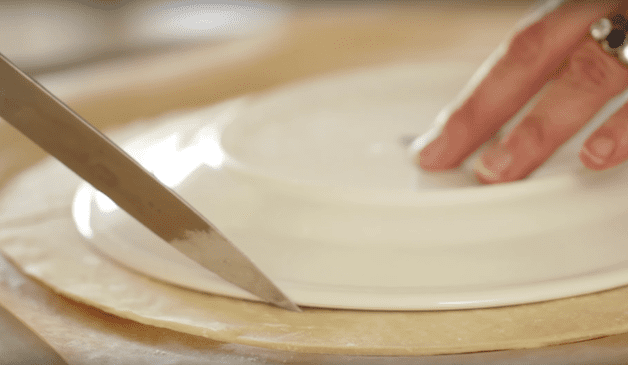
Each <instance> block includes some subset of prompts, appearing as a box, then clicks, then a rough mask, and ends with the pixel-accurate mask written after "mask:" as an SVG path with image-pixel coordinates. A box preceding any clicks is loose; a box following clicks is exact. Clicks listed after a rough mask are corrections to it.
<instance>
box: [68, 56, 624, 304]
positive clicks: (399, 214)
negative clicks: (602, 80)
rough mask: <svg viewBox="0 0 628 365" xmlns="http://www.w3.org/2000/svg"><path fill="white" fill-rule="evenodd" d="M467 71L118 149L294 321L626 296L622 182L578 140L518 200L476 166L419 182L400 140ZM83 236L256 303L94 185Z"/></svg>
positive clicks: (288, 100)
mask: <svg viewBox="0 0 628 365" xmlns="http://www.w3.org/2000/svg"><path fill="white" fill-rule="evenodd" d="M472 71H473V68H472V67H471V66H470V65H466V64H456V63H446V64H419V65H405V66H394V67H388V68H382V69H371V70H364V71H357V72H353V73H348V74H343V75H335V76H331V77H327V78H324V79H318V80H311V81H308V82H304V83H301V84H298V85H292V86H288V87H284V88H282V89H280V90H277V91H274V92H272V93H268V94H265V95H261V96H257V97H247V98H242V99H237V100H233V101H229V102H226V103H223V104H220V105H216V106H213V107H211V108H208V109H206V110H201V111H197V112H193V113H189V114H185V115H178V116H171V117H168V118H165V120H164V121H163V122H162V123H160V124H157V125H156V126H155V127H154V128H153V129H151V130H146V131H145V132H144V133H141V134H140V135H138V136H137V138H135V139H133V140H131V141H128V143H126V144H125V149H126V150H127V151H128V152H129V153H130V154H131V155H133V156H134V157H136V158H137V159H138V160H139V161H140V162H141V163H142V164H143V165H144V166H146V167H147V168H148V169H149V170H151V171H153V172H154V173H155V175H156V176H157V177H158V178H160V179H161V180H162V181H164V182H165V183H166V184H168V185H169V186H171V187H173V188H174V189H175V190H176V191H178V192H179V193H180V194H181V195H182V196H183V197H184V198H186V199H187V200H188V201H189V202H190V203H191V204H192V205H194V206H195V207H196V208H197V209H198V210H200V211H201V212H202V213H203V214H204V215H206V217H207V218H208V219H209V220H210V221H212V222H213V223H214V224H216V226H217V227H219V228H220V229H221V230H222V231H223V232H224V233H225V234H226V235H227V236H228V237H229V238H230V239H231V240H232V241H233V242H234V243H235V244H236V245H238V246H239V247H240V248H241V249H242V250H243V251H244V252H245V253H246V254H248V255H249V256H250V257H251V258H252V259H253V261H254V262H256V263H257V264H258V266H259V267H260V268H261V269H262V270H263V271H264V272H265V273H267V274H268V275H269V276H270V277H271V278H272V279H273V280H274V281H275V282H276V283H277V284H278V285H279V286H280V287H281V288H282V289H283V290H284V291H285V292H286V293H287V294H288V295H289V296H290V297H291V298H292V299H293V300H295V301H296V302H297V303H299V304H301V305H308V306H317V307H331V308H355V309H383V310H416V309H456V308H476V307H490V306H502V305H509V304H517V303H527V302H534V301H541V300H548V299H554V298H560V297H565V296H572V295H577V294H583V293H588V292H593V291H599V290H603V289H608V288H612V287H616V286H620V285H624V284H626V283H628V260H627V259H628V244H627V242H625V241H626V238H627V237H628V214H627V209H626V208H627V207H628V171H627V170H626V169H625V168H616V169H614V170H611V171H608V172H605V173H593V172H589V171H586V170H585V169H584V168H583V167H581V165H580V163H579V161H578V159H577V151H578V149H579V145H580V143H581V141H582V139H583V138H584V137H586V135H585V134H581V135H580V136H577V137H575V138H574V139H573V140H572V141H570V142H569V144H568V145H566V146H565V147H564V148H563V149H562V150H561V151H560V152H559V153H558V154H557V155H556V156H554V158H553V159H552V160H551V161H550V162H548V163H547V164H546V165H545V166H544V167H543V168H542V169H541V170H540V171H539V172H537V173H535V175H534V176H532V177H530V178H528V179H527V180H525V181H521V182H516V183H509V184H502V185H498V186H480V185H478V184H477V182H476V181H475V179H474V177H473V174H472V173H471V171H470V168H469V164H467V165H465V166H463V167H461V168H460V169H459V170H456V171H453V172H449V173H443V174H428V173H423V172H421V171H419V170H418V169H417V168H416V167H415V166H414V165H413V163H412V161H411V159H410V158H409V157H408V153H407V151H406V147H405V146H404V145H403V143H401V140H403V139H404V138H405V137H407V136H409V135H410V136H411V135H418V134H421V133H424V132H426V131H427V130H428V129H429V127H430V124H431V123H432V121H433V119H434V117H435V116H436V114H437V113H438V111H439V110H440V109H441V108H442V107H443V106H444V105H445V104H446V103H447V102H448V101H449V100H451V99H452V98H453V97H454V96H455V94H456V92H457V90H459V89H460V88H461V86H462V85H463V84H464V83H465V81H466V80H467V79H468V78H469V77H470V75H471V74H472ZM602 118H603V116H600V117H599V118H598V119H600V120H601V119H602ZM591 128H592V127H591ZM589 129H590V128H589ZM74 218H75V220H76V224H77V227H78V229H79V231H80V232H81V233H82V234H83V235H84V236H85V237H86V238H87V240H88V241H89V242H90V243H91V244H92V245H93V246H94V247H96V248H97V249H99V250H100V251H102V252H104V253H105V254H106V255H108V256H110V257H111V258H112V259H113V260H115V261H118V262H119V263H121V264H123V265H125V266H127V267H130V268H132V269H134V270H137V271H140V272H142V273H145V274H146V275H149V276H151V277H154V278H157V279H160V280H164V281H167V282H170V283H172V284H176V285H180V286H184V287H187V288H191V289H195V290H200V291H205V292H209V293H217V294H222V295H227V296H233V297H238V298H248V299H251V297H250V295H248V294H247V293H244V292H243V291H242V290H239V289H237V288H234V287H233V286H231V285H230V284H227V283H225V282H223V281H222V280H221V279H219V278H217V277H216V276H214V275H212V274H209V273H207V272H205V271H203V270H202V269H201V268H199V266H198V265H196V264H195V263H194V262H192V261H191V260H189V259H187V258H186V257H185V256H183V255H182V254H180V253H178V252H177V251H175V250H174V249H172V248H171V247H170V246H168V245H167V244H165V243H163V242H161V241H160V240H159V239H158V238H157V237H156V236H154V235H153V234H152V233H150V232H148V231H147V230H146V229H145V228H143V227H142V226H140V225H139V224H138V223H137V222H135V221H134V220H132V219H131V218H129V216H128V215H127V214H126V213H124V212H122V211H120V210H119V209H118V208H117V207H116V206H115V204H113V203H112V202H111V201H110V200H109V199H108V198H106V197H105V196H103V195H102V194H100V193H98V192H97V191H95V190H94V189H92V188H91V187H90V186H89V185H84V186H82V187H81V188H80V189H79V191H78V192H77V194H76V198H75V201H74Z"/></svg>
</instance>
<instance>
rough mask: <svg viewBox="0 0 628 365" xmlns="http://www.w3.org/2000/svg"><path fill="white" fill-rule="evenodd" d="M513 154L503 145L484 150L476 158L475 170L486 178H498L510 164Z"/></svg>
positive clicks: (494, 179)
mask: <svg viewBox="0 0 628 365" xmlns="http://www.w3.org/2000/svg"><path fill="white" fill-rule="evenodd" d="M512 160H513V156H512V153H511V152H510V151H508V150H507V149H505V148H504V147H496V148H495V149H493V150H491V151H487V152H485V153H484V154H483V155H482V156H481V157H480V158H479V159H478V160H477V164H476V167H475V170H476V172H477V173H478V174H480V175H482V177H484V178H485V179H487V180H491V181H497V180H499V179H500V178H501V177H502V176H503V175H504V173H505V172H506V170H507V169H508V167H509V166H510V165H511V164H512Z"/></svg>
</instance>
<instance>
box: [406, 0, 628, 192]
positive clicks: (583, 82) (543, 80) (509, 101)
mask: <svg viewBox="0 0 628 365" xmlns="http://www.w3.org/2000/svg"><path fill="white" fill-rule="evenodd" d="M623 3H628V2H623V1H606V2H603V1H599V2H583V1H569V2H566V3H564V4H562V5H561V6H559V7H558V8H556V9H554V10H553V11H551V12H550V13H548V14H547V15H545V16H544V17H543V18H542V19H540V20H539V21H537V22H535V23H534V24H532V25H529V26H527V27H526V28H524V29H523V30H522V31H520V32H518V33H517V34H516V35H515V36H514V37H513V38H512V40H511V41H510V43H509V45H508V47H507V50H506V52H505V54H504V56H503V57H501V59H499V61H497V62H496V63H495V64H494V66H493V67H492V68H491V69H490V71H489V72H488V73H487V75H486V77H485V78H483V80H482V81H481V82H480V83H479V85H478V86H477V87H476V88H475V89H474V91H473V92H472V93H471V94H470V96H469V97H468V98H466V99H465V100H464V102H462V103H461V104H460V106H459V107H457V108H456V109H454V110H451V111H450V112H449V113H447V114H446V116H445V118H444V119H443V122H444V126H442V131H441V133H440V135H439V136H438V137H437V138H436V139H435V140H433V141H432V142H431V143H430V144H429V145H427V146H426V147H425V148H423V150H421V151H420V153H419V154H418V155H417V158H418V162H419V164H420V166H421V168H423V169H425V170H427V171H441V170H446V169H450V168H454V167H456V166H458V165H460V164H461V163H462V162H463V161H464V160H465V158H467V157H468V156H469V155H470V154H471V153H472V152H473V151H474V150H476V149H477V148H478V147H480V145H482V144H483V143H484V142H486V141H487V140H489V139H490V138H491V137H492V136H494V135H495V134H496V133H497V131H498V130H499V129H500V128H501V127H502V125H503V124H505V123H506V122H507V121H508V120H509V119H511V118H512V117H513V116H514V115H515V114H516V113H517V111H518V110H519V109H520V108H522V107H523V106H524V105H525V104H526V103H527V102H528V101H529V99H530V98H531V97H532V96H533V95H535V94H536V93H537V92H538V91H539V90H540V89H541V88H542V87H543V86H545V84H547V83H548V82H549V81H552V83H551V84H549V85H548V86H547V88H546V89H545V90H544V93H543V95H542V96H541V99H540V101H539V102H538V103H537V104H536V105H535V106H534V107H533V109H532V110H531V111H530V112H529V113H528V114H527V115H526V116H525V117H524V119H523V120H522V122H521V123H520V124H518V125H517V126H516V127H515V128H514V129H513V130H512V131H511V132H509V133H508V135H506V136H505V137H504V138H503V139H501V140H500V141H499V142H498V143H496V144H495V145H493V146H491V147H489V148H488V149H487V150H486V151H485V152H483V153H482V154H481V155H480V158H479V159H478V161H477V164H476V173H477V176H478V178H479V180H480V181H481V182H484V183H499V182H507V181H514V180H519V179H522V178H524V177H526V176H527V175H529V174H530V173H531V172H532V171H534V170H535V169H536V168H537V167H539V166H540V165H541V164H542V163H543V162H545V161H546V160H547V159H548V158H549V157H550V156H551V155H552V153H553V152H554V151H555V150H556V149H557V148H558V147H559V146H560V145H561V144H563V143H564V142H565V141H567V140H568V139H569V138H570V137H571V136H572V135H574V134H575V133H576V132H577V131H578V130H579V129H580V128H581V127H582V126H583V125H584V124H586V123H587V121H588V120H589V119H591V117H593V115H594V114H595V113H596V112H597V111H598V110H599V109H600V108H601V107H602V106H603V105H604V104H606V102H608V101H609V99H611V98H612V97H613V96H615V95H617V94H619V93H620V92H622V91H624V90H625V89H626V88H628V66H626V65H624V64H622V63H621V62H620V61H619V60H618V59H617V58H615V57H613V56H611V55H610V54H609V53H607V52H606V51H604V50H603V49H602V47H601V46H600V44H598V43H597V42H596V41H595V40H594V39H593V38H592V37H591V35H590V34H589V32H590V28H591V25H592V24H594V23H596V22H597V21H598V20H599V19H600V18H602V17H605V16H608V15H609V14H611V13H614V12H620V11H621V10H620V9H623V5H624V4H623ZM625 5H628V4H625ZM623 13H624V15H625V11H624V12H623ZM627 43H628V41H627ZM580 159H581V160H582V163H583V164H584V165H585V166H586V167H588V168H590V169H593V170H603V169H607V168H610V167H612V166H615V165H617V164H619V163H621V162H623V161H625V160H627V159H628V106H624V107H622V108H621V109H620V110H619V111H618V112H617V113H616V114H614V115H613V116H612V117H611V118H610V119H609V120H608V121H607V122H606V123H605V124H604V125H602V126H601V127H600V128H599V129H598V130H596V131H595V132H594V133H593V134H592V135H591V136H590V137H589V138H588V139H587V141H586V142H585V143H584V146H583V147H582V150H581V152H580Z"/></svg>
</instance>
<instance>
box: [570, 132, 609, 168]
mask: <svg viewBox="0 0 628 365" xmlns="http://www.w3.org/2000/svg"><path fill="white" fill-rule="evenodd" d="M614 151H615V140H614V139H613V138H611V137H609V136H596V137H593V138H590V139H589V140H588V141H586V142H585V143H584V145H583V146H582V148H581V149H580V156H579V157H580V161H582V163H583V164H584V166H585V167H587V168H589V169H591V170H595V171H600V170H605V169H607V168H609V167H611V166H610V164H609V161H610V160H611V157H612V156H613V153H614Z"/></svg>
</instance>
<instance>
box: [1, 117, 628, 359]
mask: <svg viewBox="0 0 628 365" xmlns="http://www.w3.org/2000/svg"><path fill="white" fill-rule="evenodd" d="M138 128H141V126H139V127H138ZM136 131H137V129H136ZM120 136H121V135H120ZM55 181H56V182H63V183H58V184H54V183H51V182H55ZM79 182H80V181H79V180H78V179H77V178H76V177H75V176H74V175H73V174H72V173H71V172H69V171H68V170H67V169H66V168H65V167H63V166H61V165H60V164H59V163H57V162H56V161H53V160H47V161H45V162H44V163H42V164H40V165H38V166H36V167H35V168H32V169H31V170H29V171H27V172H26V173H24V174H22V175H21V176H20V177H19V178H17V179H16V180H14V182H13V183H12V184H11V185H10V186H8V187H7V188H5V189H4V191H3V195H2V198H1V199H0V214H1V216H0V222H4V223H2V231H1V233H0V235H1V237H0V247H1V250H2V253H3V254H4V255H5V256H6V257H7V258H8V259H10V260H11V261H12V262H13V263H14V264H15V265H16V266H17V267H19V268H20V269H21V270H22V271H23V272H24V273H25V274H27V275H29V276H30V277H32V278H34V279H36V280H38V281H40V282H42V283H43V284H45V285H47V286H49V287H50V288H51V289H53V290H54V291H56V292H58V293H60V294H62V295H65V296H67V297H70V298H72V299H74V300H77V301H79V302H82V303H85V304H88V305H92V306H94V307H96V308H99V309H101V310H103V311H105V312H107V313H111V314H113V315H116V316H119V317H122V318H127V319H131V320H135V321H137V322H140V323H144V324H148V325H154V326H157V327H163V328H168V329H172V330H175V331H180V332H185V333H189V334H193V335H199V336H204V337H208V338H211V339H215V340H219V341H224V342H230V343H238V344H245V345H252V346H259V347H266V348H272V349H278V350H288V351H298V352H312V353H334V354H354V355H357V354H360V355H429V354H453V353H465V352H477V351H490V350H502V349H520V348H532V347H540V346H546V345H552V344H560V343H567V342H574V341H581V340H585V339H591V338H597V337H602V336H606V335H612V334H618V333H624V332H627V331H628V288H619V289H615V290H610V291H606V292H602V293H598V294H592V295H585V296H580V297H574V298H569V299H562V300H555V301H549V302H543V303H537V304H528V305H520V306H513V307H502V308H492V309H477V310H460V311H434V312H431V311H423V312H368V311H347V310H322V309H307V308H306V309H305V310H304V312H303V313H292V312H288V311H285V310H281V309H277V308H274V307H272V306H268V305H265V304H261V303H255V302H248V301H241V300H235V299H229V298H225V297H220V296H214V295H209V294H203V293H199V292H194V291H191V290H187V289H182V288H178V287H175V286H171V285H168V284H164V283H161V282H157V281H155V280H152V279H149V278H147V277H145V276H142V275H139V274H136V273H134V272H132V271H129V270H127V269H125V268H123V267H121V266H118V265H116V264H114V263H112V262H111V261H109V260H108V259H107V258H105V257H104V256H100V255H99V254H97V253H95V252H94V251H92V250H90V249H89V248H88V247H87V246H86V245H85V242H84V241H83V239H82V237H81V236H80V235H79V234H78V233H77V232H76V228H75V226H74V222H73V220H72V218H71V214H70V206H71V200H72V197H73V195H74V192H75V189H76V187H77V186H78V184H79ZM112 321H115V318H113V317H112Z"/></svg>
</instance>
